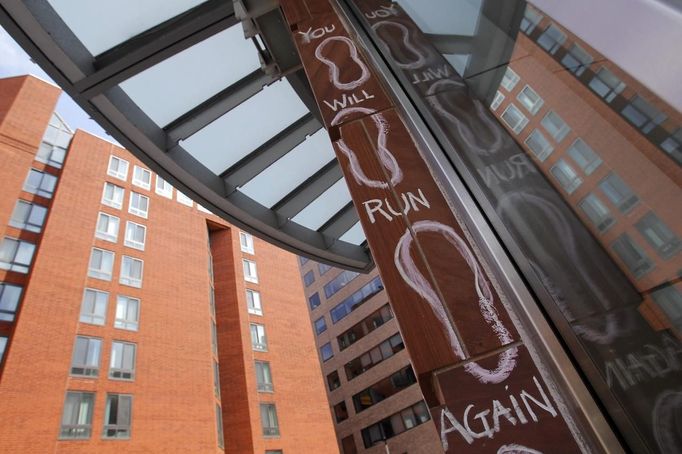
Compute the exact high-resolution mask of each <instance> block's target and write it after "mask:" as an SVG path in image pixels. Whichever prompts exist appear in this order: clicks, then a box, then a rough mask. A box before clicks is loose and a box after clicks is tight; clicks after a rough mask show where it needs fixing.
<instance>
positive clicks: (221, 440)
mask: <svg viewBox="0 0 682 454" xmlns="http://www.w3.org/2000/svg"><path fill="white" fill-rule="evenodd" d="M215 423H216V430H217V432H218V447H219V448H224V447H225V436H224V434H223V410H222V409H221V408H220V405H218V404H216V405H215Z"/></svg>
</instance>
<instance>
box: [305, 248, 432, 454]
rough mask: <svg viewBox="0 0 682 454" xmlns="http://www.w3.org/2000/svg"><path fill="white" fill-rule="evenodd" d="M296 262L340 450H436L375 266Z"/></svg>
mask: <svg viewBox="0 0 682 454" xmlns="http://www.w3.org/2000/svg"><path fill="white" fill-rule="evenodd" d="M299 261H300V264H301V276H302V278H303V283H304V286H305V293H306V298H307V302H308V309H309V311H310V321H311V323H312V326H313V330H314V333H315V335H316V338H315V342H316V344H317V348H318V354H319V356H320V363H321V364H322V372H323V374H324V375H325V377H326V384H327V396H328V399H329V405H330V409H331V412H332V415H333V417H334V422H335V425H336V435H337V438H338V440H339V446H340V448H341V452H343V454H354V453H360V452H363V453H365V452H366V453H384V452H387V451H388V452H391V453H401V454H402V453H429V454H435V453H439V452H443V449H442V447H441V444H440V439H439V437H438V434H437V432H436V429H435V426H434V424H433V421H431V420H430V418H429V413H428V411H427V409H426V406H425V404H424V400H423V399H424V398H423V396H422V392H421V390H420V388H419V386H418V385H417V377H415V374H414V371H413V369H412V366H411V364H410V356H409V354H408V352H407V350H406V349H405V345H404V343H403V340H402V337H401V334H400V329H399V326H398V322H397V321H396V319H395V317H394V316H393V312H392V311H391V308H390V305H389V302H388V296H387V295H386V291H385V290H384V286H383V284H382V282H381V278H380V277H379V273H378V271H377V270H376V269H375V270H374V271H373V272H371V273H369V274H367V275H364V274H358V273H356V272H353V271H344V270H341V269H338V268H333V267H330V266H328V265H325V264H321V263H316V262H314V261H312V260H306V259H304V258H300V259H299Z"/></svg>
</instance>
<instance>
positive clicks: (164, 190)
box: [156, 175, 173, 199]
mask: <svg viewBox="0 0 682 454" xmlns="http://www.w3.org/2000/svg"><path fill="white" fill-rule="evenodd" d="M156 193H157V194H159V195H160V196H163V197H166V198H167V199H172V198H173V186H171V184H170V183H169V182H167V181H166V180H164V179H163V178H161V177H160V176H158V175H157V176H156Z"/></svg>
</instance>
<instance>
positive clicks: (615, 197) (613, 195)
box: [599, 172, 639, 213]
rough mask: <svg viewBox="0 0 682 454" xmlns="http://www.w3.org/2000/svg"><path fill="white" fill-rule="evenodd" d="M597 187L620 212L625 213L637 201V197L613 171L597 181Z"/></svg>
mask: <svg viewBox="0 0 682 454" xmlns="http://www.w3.org/2000/svg"><path fill="white" fill-rule="evenodd" d="M599 188H600V189H601V190H602V192H603V193H604V195H606V197H607V198H608V199H609V200H610V201H611V203H613V204H614V205H615V206H616V207H618V209H619V210H620V211H621V213H627V212H628V211H630V210H631V209H632V207H634V206H635V205H637V202H639V197H637V195H636V194H635V193H634V192H632V190H631V189H630V187H629V186H628V185H627V184H625V182H624V181H623V180H622V179H621V178H620V177H619V176H618V175H616V174H615V173H613V172H612V173H610V174H608V175H607V176H606V178H604V179H603V180H602V181H600V182H599Z"/></svg>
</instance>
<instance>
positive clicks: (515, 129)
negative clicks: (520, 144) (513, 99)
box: [500, 103, 528, 134]
mask: <svg viewBox="0 0 682 454" xmlns="http://www.w3.org/2000/svg"><path fill="white" fill-rule="evenodd" d="M509 110H515V111H517V112H518V113H519V114H520V115H521V117H522V118H521V119H520V121H519V122H518V123H516V124H515V125H512V124H509V123H508V122H507V120H506V119H505V118H504V114H506V113H507V111H509ZM500 119H502V121H503V122H504V124H506V125H507V126H509V129H511V130H512V132H514V134H518V133H520V132H521V131H523V128H525V127H526V125H527V124H528V117H526V116H525V115H524V114H523V112H521V109H519V108H518V107H516V106H515V105H514V104H513V103H509V105H508V106H507V108H506V109H504V112H502V115H500Z"/></svg>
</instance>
